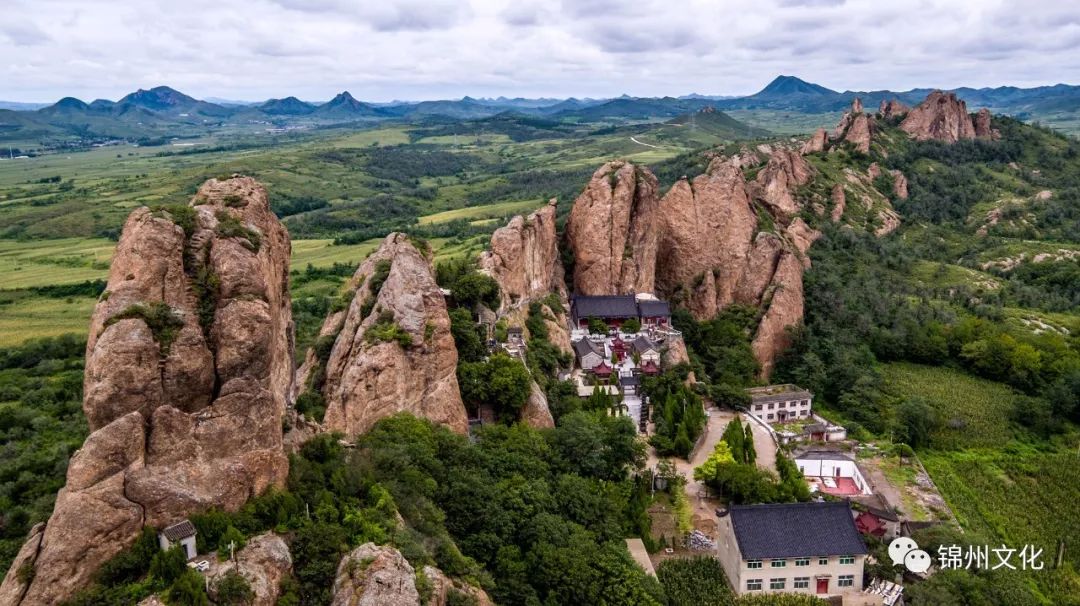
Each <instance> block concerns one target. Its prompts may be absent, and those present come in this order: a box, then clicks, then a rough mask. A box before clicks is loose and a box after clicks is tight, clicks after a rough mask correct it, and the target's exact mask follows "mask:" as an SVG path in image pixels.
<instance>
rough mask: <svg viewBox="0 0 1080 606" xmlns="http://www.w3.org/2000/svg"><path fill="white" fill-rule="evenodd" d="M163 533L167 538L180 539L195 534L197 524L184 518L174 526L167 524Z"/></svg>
mask: <svg viewBox="0 0 1080 606" xmlns="http://www.w3.org/2000/svg"><path fill="white" fill-rule="evenodd" d="M161 534H163V535H165V538H166V539H169V541H173V542H175V541H179V540H180V539H186V538H188V537H193V536H195V525H194V524H192V523H191V522H190V521H189V520H184V521H182V522H177V523H176V524H173V525H172V526H167V527H166V528H165V530H162V531H161Z"/></svg>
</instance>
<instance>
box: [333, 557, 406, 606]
mask: <svg viewBox="0 0 1080 606" xmlns="http://www.w3.org/2000/svg"><path fill="white" fill-rule="evenodd" d="M330 604H331V606H419V605H420V593H419V592H418V591H417V590H416V574H415V572H414V570H413V567H412V565H410V564H409V562H408V560H406V559H405V558H404V557H403V556H402V555H401V552H399V551H398V550H396V549H394V548H392V547H389V546H381V547H380V546H378V545H375V544H374V543H364V544H363V545H361V546H359V547H357V548H356V549H354V550H352V551H351V552H350V553H348V554H347V555H346V556H345V557H344V558H342V559H341V563H340V564H339V565H338V568H337V575H336V577H335V579H334V592H333V597H332V598H331V601H330Z"/></svg>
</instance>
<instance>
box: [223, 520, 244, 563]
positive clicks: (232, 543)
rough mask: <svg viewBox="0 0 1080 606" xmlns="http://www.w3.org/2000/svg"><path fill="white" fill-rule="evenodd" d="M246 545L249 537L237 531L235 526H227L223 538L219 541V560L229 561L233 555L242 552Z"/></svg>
mask: <svg viewBox="0 0 1080 606" xmlns="http://www.w3.org/2000/svg"><path fill="white" fill-rule="evenodd" d="M246 544H247V537H245V536H244V533H242V532H240V531H239V530H237V529H236V527H235V526H227V527H226V528H225V532H223V533H222V534H221V538H220V539H218V559H219V560H225V559H228V558H229V556H230V554H231V553H235V552H237V551H240V550H241V549H243V548H244V545H246Z"/></svg>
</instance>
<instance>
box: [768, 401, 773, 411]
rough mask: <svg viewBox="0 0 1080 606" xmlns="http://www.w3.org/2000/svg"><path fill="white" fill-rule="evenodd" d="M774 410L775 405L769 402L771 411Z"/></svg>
mask: <svg viewBox="0 0 1080 606" xmlns="http://www.w3.org/2000/svg"><path fill="white" fill-rule="evenodd" d="M772 409H773V403H772V402H769V410H772Z"/></svg>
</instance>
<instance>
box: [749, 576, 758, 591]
mask: <svg viewBox="0 0 1080 606" xmlns="http://www.w3.org/2000/svg"><path fill="white" fill-rule="evenodd" d="M746 590H747V591H761V579H746Z"/></svg>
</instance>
